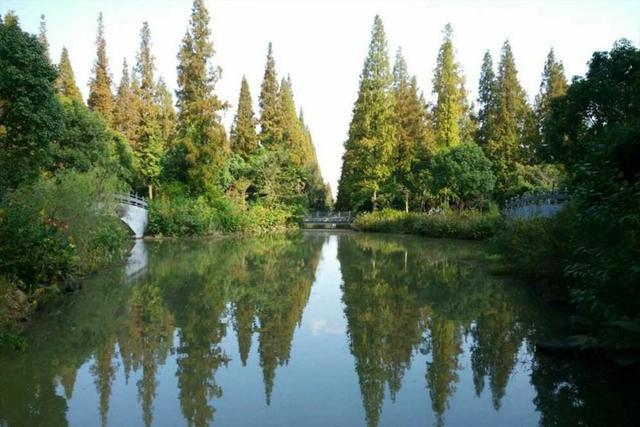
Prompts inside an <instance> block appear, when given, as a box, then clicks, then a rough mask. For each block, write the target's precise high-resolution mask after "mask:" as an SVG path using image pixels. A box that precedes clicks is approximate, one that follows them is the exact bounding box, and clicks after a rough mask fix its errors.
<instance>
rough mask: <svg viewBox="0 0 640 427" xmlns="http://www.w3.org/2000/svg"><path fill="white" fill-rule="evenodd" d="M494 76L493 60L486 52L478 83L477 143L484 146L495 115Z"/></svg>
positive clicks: (495, 90) (495, 89)
mask: <svg viewBox="0 0 640 427" xmlns="http://www.w3.org/2000/svg"><path fill="white" fill-rule="evenodd" d="M496 84H497V83H496V74H495V72H494V71H493V59H492V58H491V53H489V51H488V50H487V51H486V52H485V54H484V57H483V58H482V68H481V69H480V83H479V85H478V107H479V111H478V135H477V140H478V143H480V144H481V145H482V144H485V143H486V142H487V139H488V138H489V137H490V136H491V131H492V126H493V125H494V123H495V115H496V109H497V107H496V92H497V87H496Z"/></svg>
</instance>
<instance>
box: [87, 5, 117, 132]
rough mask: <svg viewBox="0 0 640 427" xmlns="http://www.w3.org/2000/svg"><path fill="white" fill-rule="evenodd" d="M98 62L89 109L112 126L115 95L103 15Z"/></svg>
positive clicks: (99, 17) (98, 39)
mask: <svg viewBox="0 0 640 427" xmlns="http://www.w3.org/2000/svg"><path fill="white" fill-rule="evenodd" d="M96 47H97V52H96V55H97V57H96V62H95V64H94V66H93V77H92V78H91V82H90V83H89V100H88V102H87V103H88V104H89V108H91V110H93V111H97V112H98V113H100V114H101V115H102V117H104V119H105V120H106V121H107V123H109V124H111V122H112V118H113V95H112V93H111V76H110V74H109V64H108V61H107V42H106V41H105V39H104V22H103V19H102V13H100V15H98V36H97V38H96Z"/></svg>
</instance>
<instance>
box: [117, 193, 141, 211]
mask: <svg viewBox="0 0 640 427" xmlns="http://www.w3.org/2000/svg"><path fill="white" fill-rule="evenodd" d="M113 197H114V198H115V199H116V201H117V202H118V203H122V204H125V205H131V206H137V207H140V208H143V209H149V205H148V204H147V200H146V199H145V198H144V197H141V196H138V195H137V194H133V193H129V194H114V195H113Z"/></svg>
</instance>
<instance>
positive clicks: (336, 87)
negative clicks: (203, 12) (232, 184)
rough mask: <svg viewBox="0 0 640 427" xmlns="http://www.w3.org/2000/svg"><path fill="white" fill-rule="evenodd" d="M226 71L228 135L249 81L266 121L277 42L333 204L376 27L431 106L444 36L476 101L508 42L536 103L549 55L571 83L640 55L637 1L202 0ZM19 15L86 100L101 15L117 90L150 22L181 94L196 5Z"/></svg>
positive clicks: (87, 7)
mask: <svg viewBox="0 0 640 427" xmlns="http://www.w3.org/2000/svg"><path fill="white" fill-rule="evenodd" d="M205 3H206V6H207V8H208V10H209V13H210V15H211V22H210V28H211V30H212V38H213V43H214V47H215V49H216V54H215V57H214V64H215V65H217V66H220V67H221V68H222V71H223V72H222V78H221V80H220V81H219V82H218V84H217V86H216V92H217V94H218V95H219V96H220V97H221V98H222V99H223V100H225V101H228V102H229V104H230V108H229V109H228V110H227V111H226V112H225V113H224V114H223V121H224V124H225V126H226V128H227V130H229V127H230V125H231V122H232V120H233V116H234V114H235V109H236V105H237V101H238V93H239V90H240V81H241V79H242V76H243V75H246V77H247V79H248V82H249V85H250V87H251V94H252V96H253V102H254V111H256V112H258V100H257V96H258V94H259V92H260V84H261V81H262V76H263V73H264V65H265V58H266V51H267V43H268V42H269V41H271V42H272V43H273V48H274V55H275V60H276V68H277V70H278V73H279V75H280V77H283V76H286V75H290V76H291V79H292V81H293V90H294V96H295V101H296V104H297V106H298V107H302V108H303V110H304V115H305V121H306V123H307V124H308V125H309V128H310V129H311V132H312V135H313V139H314V143H315V146H316V151H317V153H318V159H319V162H320V168H321V170H322V173H323V176H324V178H325V180H327V181H328V182H329V183H330V184H331V187H332V189H333V191H334V195H335V194H336V189H337V182H338V179H339V177H340V167H341V163H342V161H341V159H342V153H343V151H344V148H343V144H344V141H345V140H346V138H347V131H348V127H349V122H350V120H351V111H352V108H353V103H354V101H355V100H356V97H357V90H358V80H359V75H360V72H361V71H362V66H363V63H364V59H365V56H366V53H367V47H368V44H369V39H370V31H371V26H372V24H373V18H374V16H375V15H376V14H379V15H380V16H381V18H382V20H383V23H384V26H385V31H386V34H387V39H388V42H389V55H390V58H391V60H392V61H393V58H394V57H395V52H396V50H397V48H398V47H399V46H402V51H403V53H404V56H405V58H406V60H407V63H408V66H409V72H410V73H412V74H415V75H416V76H417V78H418V84H419V85H420V88H421V90H422V91H424V94H425V97H426V99H427V100H429V101H431V100H433V95H432V85H431V79H432V75H433V68H434V67H435V63H436V57H437V55H438V48H439V46H440V44H441V42H442V29H443V27H444V26H445V24H446V23H447V22H450V23H451V24H452V26H453V29H454V46H455V49H456V55H457V61H458V62H459V63H460V65H461V66H462V70H463V73H464V75H465V77H466V81H467V83H466V88H467V90H468V92H469V99H470V100H474V99H475V98H476V95H477V86H478V77H479V73H480V64H481V61H482V56H483V54H484V52H485V51H486V50H487V49H488V50H490V51H491V54H492V56H493V58H494V62H497V60H498V58H499V54H500V47H501V46H502V44H503V42H504V41H505V39H509V41H510V42H511V46H512V49H513V52H514V55H515V58H516V65H517V67H518V73H519V74H518V76H519V79H520V81H521V83H522V85H523V87H524V88H525V90H526V91H527V94H528V96H529V98H530V99H533V98H534V96H535V94H536V93H537V92H538V90H539V85H540V75H541V73H542V68H543V65H544V61H545V58H546V55H547V53H548V51H549V49H550V48H551V47H553V48H554V50H555V52H556V56H557V57H558V58H559V59H561V60H562V61H563V63H564V67H565V71H566V74H567V76H568V77H571V76H574V75H584V73H585V72H586V69H587V61H588V60H589V58H590V57H591V54H592V53H593V52H594V51H599V50H608V49H610V48H611V46H612V44H613V42H614V41H615V40H617V39H619V38H622V37H625V38H628V39H630V40H631V41H632V42H633V43H634V44H636V45H638V42H639V39H640V1H637V0H636V1H631V0H627V1H622V0H620V1H616V0H600V1H586V0H585V1H572V0H555V1H543V0H535V1H534V0H529V1H506V0H494V1H481V0H478V1H472V0H467V1H464V0H459V1H455V0H453V1H393V2H391V1H364V0H359V1H356V0H353V1H338V0H328V1H304V0H298V1H293V0H289V1H269V0H254V1H231V0H224V1H219V0H205ZM7 10H14V11H15V12H16V13H17V15H18V17H19V19H20V22H21V25H22V28H23V29H24V30H25V31H29V32H33V33H36V32H37V31H38V25H39V20H40V14H44V15H45V16H46V19H47V27H48V38H49V44H50V46H51V48H50V52H51V56H52V58H53V60H54V61H55V62H57V61H58V59H59V57H60V51H61V49H62V47H63V46H66V47H67V48H68V49H69V54H70V57H71V63H72V66H73V69H74V72H75V75H76V80H77V83H78V86H79V87H80V90H81V91H82V92H83V93H84V95H85V97H86V96H87V95H88V82H89V78H90V74H91V67H92V65H93V62H94V60H95V36H96V19H97V16H98V13H99V12H102V13H103V14H104V23H105V29H106V31H105V33H106V39H107V54H108V57H109V61H110V69H111V73H112V76H113V78H114V82H115V84H117V82H118V81H119V80H120V75H121V72H122V60H123V58H125V57H126V58H127V61H128V63H129V64H130V65H132V64H133V63H134V62H135V54H136V51H137V49H138V45H139V33H140V28H141V26H142V22H144V21H148V22H149V25H150V28H151V35H152V42H153V54H154V56H155V58H156V72H157V75H158V76H162V77H163V78H164V79H165V81H166V82H167V84H168V85H169V87H170V88H171V89H174V90H175V88H176V65H177V59H176V55H177V52H178V48H179V45H180V41H181V40H182V37H183V36H184V33H185V31H186V28H187V24H188V20H189V14H190V10H191V0H101V1H99V0H48V1H46V0H0V13H2V14H4V13H6V11H7Z"/></svg>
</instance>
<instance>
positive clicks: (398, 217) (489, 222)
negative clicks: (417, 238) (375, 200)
mask: <svg viewBox="0 0 640 427" xmlns="http://www.w3.org/2000/svg"><path fill="white" fill-rule="evenodd" d="M501 223H502V220H501V218H500V216H499V215H498V214H497V213H481V212H477V211H463V212H461V213H459V212H453V211H443V212H438V213H424V212H409V213H406V212H402V211H397V210H392V209H383V210H381V211H377V212H371V213H365V214H362V215H359V216H358V217H357V218H356V220H355V221H354V222H353V224H352V226H353V228H355V229H356V230H360V231H373V232H388V233H408V234H418V235H421V236H426V237H447V238H457V239H472V240H480V239H486V238H488V237H491V236H493V235H494V234H495V233H496V231H497V230H498V228H499V226H500V224H501Z"/></svg>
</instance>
